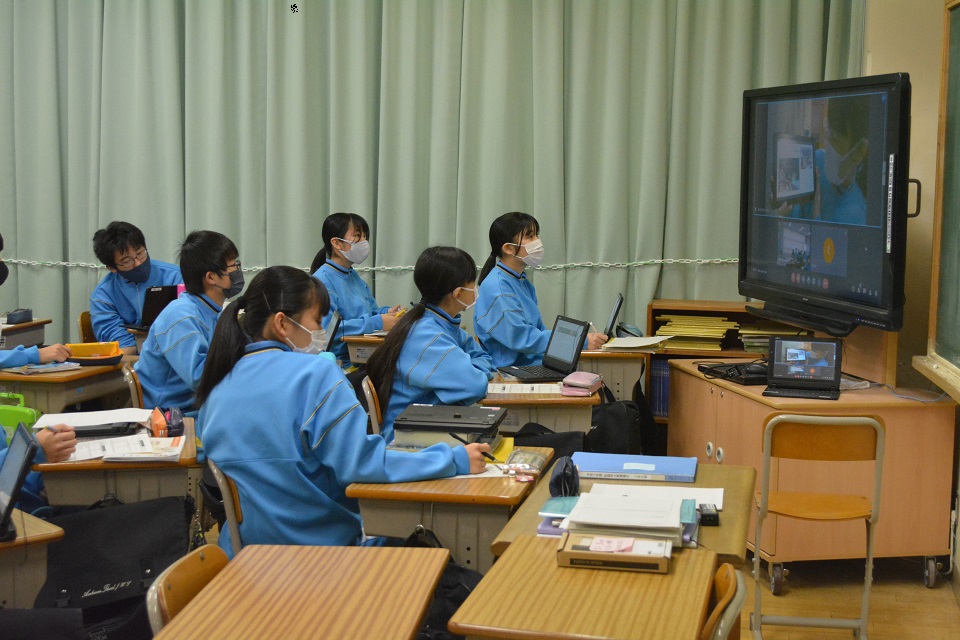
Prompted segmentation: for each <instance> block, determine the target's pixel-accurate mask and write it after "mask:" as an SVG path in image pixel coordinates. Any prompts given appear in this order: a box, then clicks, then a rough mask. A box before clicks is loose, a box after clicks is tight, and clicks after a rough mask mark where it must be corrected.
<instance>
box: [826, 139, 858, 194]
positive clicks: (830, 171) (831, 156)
mask: <svg viewBox="0 0 960 640" xmlns="http://www.w3.org/2000/svg"><path fill="white" fill-rule="evenodd" d="M862 143H863V140H861V141H860V142H858V143H857V144H855V145H853V147H851V148H850V151H847V153H846V154H844V155H842V156H841V155H840V153H839V152H838V151H837V150H836V149H834V148H833V145H832V144H830V143H829V142H828V143H827V144H826V146H824V148H823V172H824V174H825V175H824V177H825V178H826V179H827V182H829V183H830V184H832V185H834V186H837V187H841V186H843V185H844V184H845V183H846V182H847V180H849V179H850V176H851V175H853V173H854V171H856V169H857V168H856V166H853V167H847V170H846V171H844V170H843V165H844V163H845V162H846V161H847V158H849V157H850V154H852V153H853V152H854V151H856V150H857V149H858V148H859V147H860V145H861V144H862Z"/></svg>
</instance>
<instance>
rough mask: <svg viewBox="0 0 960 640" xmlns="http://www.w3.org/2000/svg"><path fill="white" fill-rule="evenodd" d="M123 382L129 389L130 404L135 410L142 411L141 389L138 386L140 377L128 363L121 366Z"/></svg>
mask: <svg viewBox="0 0 960 640" xmlns="http://www.w3.org/2000/svg"><path fill="white" fill-rule="evenodd" d="M123 381H124V382H126V383H127V387H128V388H129V389H130V404H132V405H133V407H134V408H135V409H143V387H142V386H141V385H140V376H139V375H137V372H136V370H135V369H134V368H133V365H131V364H130V363H129V362H125V363H124V365H123Z"/></svg>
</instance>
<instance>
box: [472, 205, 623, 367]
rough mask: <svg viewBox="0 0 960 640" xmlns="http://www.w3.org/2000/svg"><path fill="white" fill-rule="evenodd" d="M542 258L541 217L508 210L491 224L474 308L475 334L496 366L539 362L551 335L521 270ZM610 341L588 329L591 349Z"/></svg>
mask: <svg viewBox="0 0 960 640" xmlns="http://www.w3.org/2000/svg"><path fill="white" fill-rule="evenodd" d="M541 262H543V242H541V241H540V223H538V222H537V219H536V218H534V217H533V216H531V215H529V214H527V213H521V212H519V211H513V212H510V213H505V214H503V215H502V216H500V217H499V218H497V219H496V220H494V221H493V224H491V225H490V256H489V257H488V258H487V261H486V263H485V264H484V265H483V269H482V270H481V271H480V281H479V284H480V295H479V297H478V298H477V309H476V311H474V318H475V320H474V324H475V325H476V327H475V329H476V332H477V337H478V338H479V339H480V342H481V344H483V346H484V348H485V349H486V350H487V351H488V352H489V353H490V356H491V357H492V358H493V364H494V366H495V367H496V368H499V367H506V366H510V365H520V366H522V365H528V364H540V363H541V362H542V361H543V354H544V352H546V350H547V343H548V342H549V341H550V330H549V329H547V327H546V326H545V325H544V324H543V318H542V317H541V316H540V309H539V307H538V306H537V290H536V289H534V287H533V284H532V283H531V282H530V281H529V280H528V279H527V274H525V273H524V272H523V270H524V269H525V268H526V267H528V266H529V267H536V266H538V265H539V264H540V263H541ZM606 341H607V336H605V335H603V334H601V333H589V334H587V345H586V348H587V349H599V348H600V346H601V345H602V344H603V343H605V342H606Z"/></svg>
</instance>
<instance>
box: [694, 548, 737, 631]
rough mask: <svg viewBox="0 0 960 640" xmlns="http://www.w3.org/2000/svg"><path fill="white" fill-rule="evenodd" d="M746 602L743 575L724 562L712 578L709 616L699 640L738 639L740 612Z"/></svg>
mask: <svg viewBox="0 0 960 640" xmlns="http://www.w3.org/2000/svg"><path fill="white" fill-rule="evenodd" d="M746 600H747V582H746V580H744V578H743V574H742V573H740V572H739V571H737V570H736V569H734V568H733V565H732V564H730V563H729V562H725V563H724V564H722V565H720V568H719V569H717V573H716V575H714V577H713V590H712V591H711V593H710V615H709V617H708V618H707V621H706V622H705V623H704V625H703V631H701V632H700V640H727V639H728V638H739V637H740V612H741V611H742V610H743V603H744V602H746Z"/></svg>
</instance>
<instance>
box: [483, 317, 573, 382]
mask: <svg viewBox="0 0 960 640" xmlns="http://www.w3.org/2000/svg"><path fill="white" fill-rule="evenodd" d="M589 329H590V323H589V322H581V321H580V320H574V319H573V318H567V317H565V316H557V320H556V322H554V323H553V332H552V333H551V334H550V341H549V342H548V343H547V351H546V353H544V354H543V365H536V364H530V365H524V366H519V367H517V366H510V367H500V371H501V372H502V373H505V374H507V375H509V376H513V377H515V378H517V379H518V380H520V381H522V382H559V381H561V380H563V379H564V378H565V377H567V375H568V374H571V373H573V372H574V371H576V370H577V363H578V362H580V352H581V351H582V350H583V343H584V341H585V340H586V339H587V332H588V331H589Z"/></svg>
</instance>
